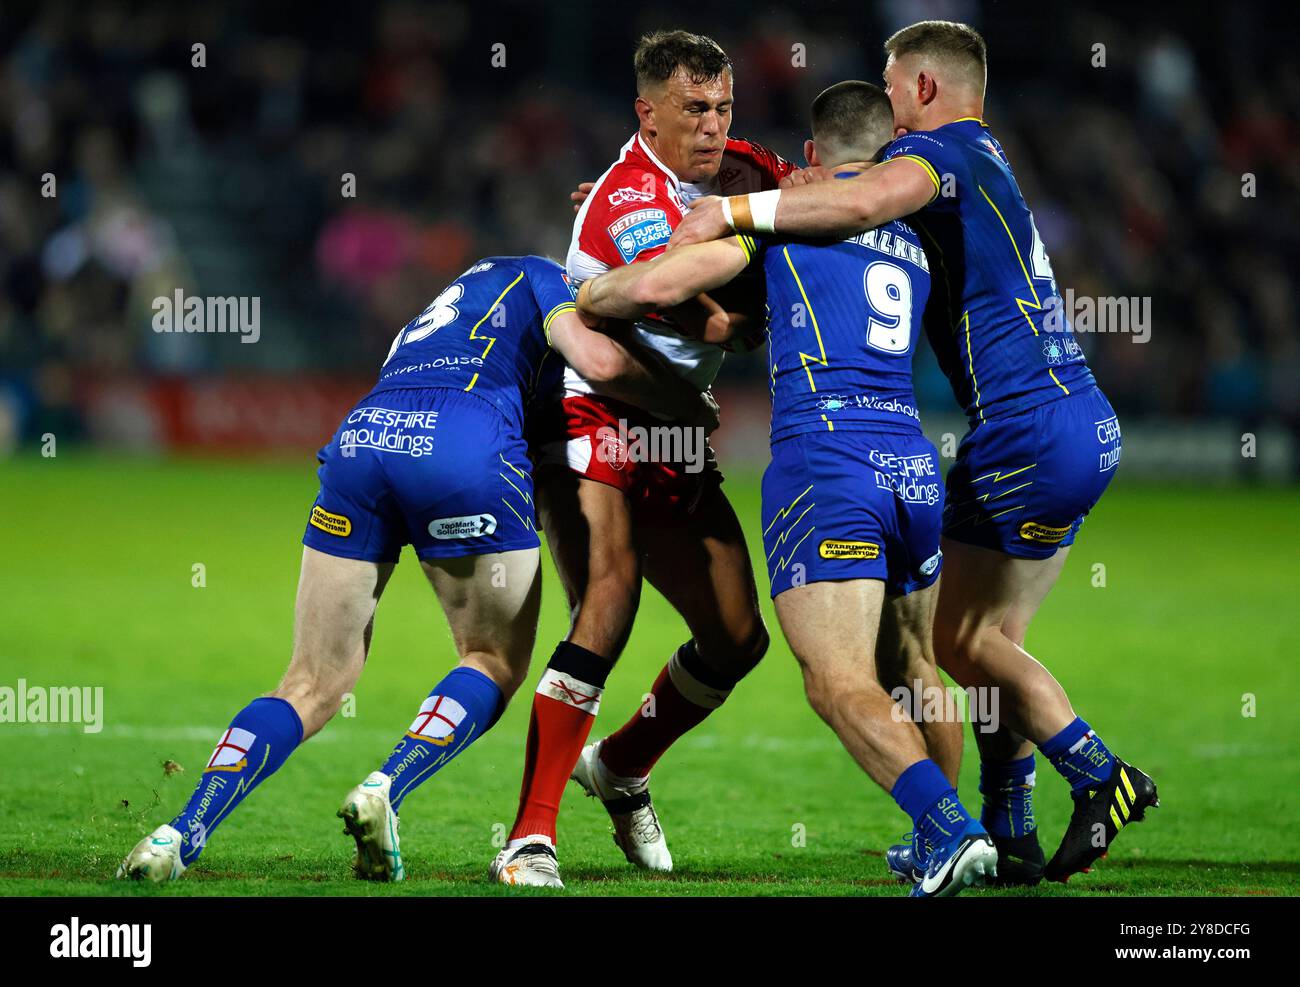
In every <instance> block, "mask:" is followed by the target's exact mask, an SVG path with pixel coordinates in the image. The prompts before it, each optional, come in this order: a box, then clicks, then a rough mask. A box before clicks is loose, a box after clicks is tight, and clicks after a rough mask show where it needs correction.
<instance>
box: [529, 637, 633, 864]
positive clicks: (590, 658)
mask: <svg viewBox="0 0 1300 987" xmlns="http://www.w3.org/2000/svg"><path fill="white" fill-rule="evenodd" d="M613 667H614V666H613V663H612V662H611V661H610V660H609V659H607V658H602V657H601V656H600V655H598V654H596V653H595V652H592V651H588V650H587V649H586V648H583V647H579V646H578V645H576V644H573V643H572V642H569V641H561V642H560V643H559V645H558V646H556V649H555V653H554V654H553V655H551V660H550V661H549V662H547V664H546V671H545V673H544V674H543V675H542V680H541V681H540V682H539V683H538V684H537V692H536V693H534V695H533V714H532V718H531V719H530V720H529V723H528V747H527V750H526V752H525V754H524V784H523V788H522V790H521V791H520V793H519V814H518V815H516V816H515V825H514V827H513V828H512V829H511V830H510V842H511V843H514V842H515V841H519V842H523V841H524V840H526V839H528V838H529V837H535V836H542V837H545V838H546V839H548V840H550V842H551V845H552V846H553V845H554V844H555V821H556V819H557V818H558V817H559V814H560V796H562V795H563V794H564V786H565V785H566V784H567V783H568V781H569V775H570V774H572V773H573V767H574V765H575V764H577V763H578V756H579V755H580V754H581V753H582V748H583V745H585V744H586V743H587V737H588V735H589V734H590V733H591V725H592V723H593V722H595V719H596V712H597V711H598V710H599V709H600V696H601V693H603V692H604V691H605V679H606V678H607V677H608V676H609V670H610V669H611V668H613Z"/></svg>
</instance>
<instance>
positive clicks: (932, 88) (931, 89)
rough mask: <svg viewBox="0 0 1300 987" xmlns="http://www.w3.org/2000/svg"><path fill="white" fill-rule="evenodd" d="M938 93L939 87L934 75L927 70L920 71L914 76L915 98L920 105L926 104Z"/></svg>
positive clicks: (932, 100)
mask: <svg viewBox="0 0 1300 987" xmlns="http://www.w3.org/2000/svg"><path fill="white" fill-rule="evenodd" d="M938 93H939V87H938V85H937V84H936V83H935V81H934V76H932V75H931V74H930V73H929V72H925V71H922V72H920V73H919V74H918V75H917V77H916V98H917V101H918V102H919V103H920V104H921V105H922V106H926V105H928V104H930V103H932V102H934V97H935V96H937V95H938Z"/></svg>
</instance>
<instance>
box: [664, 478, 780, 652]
mask: <svg viewBox="0 0 1300 987" xmlns="http://www.w3.org/2000/svg"><path fill="white" fill-rule="evenodd" d="M641 546H642V547H641V558H642V570H643V572H644V573H645V577H646V579H647V580H649V582H650V584H651V585H652V586H654V588H655V589H657V590H658V591H659V592H660V593H661V594H663V597H664V599H666V600H667V601H668V602H669V603H670V604H671V605H672V607H673V608H674V609H675V610H676V611H677V612H678V613H679V614H681V616H682V619H683V620H685V621H686V626H687V627H688V628H689V629H690V632H691V635H692V637H693V638H694V639H695V642H696V645H697V646H698V647H699V649H700V652H701V654H703V655H704V656H705V657H706V659H708V658H711V657H716V658H719V659H724V658H726V657H729V656H734V657H736V658H737V659H751V658H752V659H756V658H758V657H761V653H762V651H764V650H765V649H766V646H767V632H766V630H765V628H764V627H763V617H762V613H761V611H760V610H759V607H758V588H757V587H756V586H755V584H754V569H753V566H752V565H751V563H750V558H749V549H748V547H747V546H746V544H745V533H744V530H743V529H742V528H741V526H740V519H739V518H737V517H736V512H735V510H734V509H733V508H732V506H731V503H730V501H728V500H727V497H726V494H724V493H723V492H722V488H721V486H719V485H718V484H717V483H710V484H709V485H708V486H707V487H706V488H705V489H704V491H703V493H702V494H701V496H700V499H699V502H698V503H697V504H696V506H695V509H694V510H693V511H691V512H690V513H689V514H683V515H681V516H680V523H677V524H671V523H668V522H667V521H666V520H665V521H663V522H658V521H657V522H655V523H653V524H650V525H647V526H645V527H643V528H642V529H641Z"/></svg>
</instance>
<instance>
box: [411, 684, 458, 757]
mask: <svg viewBox="0 0 1300 987" xmlns="http://www.w3.org/2000/svg"><path fill="white" fill-rule="evenodd" d="M463 719H465V707H464V706H462V705H461V704H460V703H458V702H456V700H454V699H452V698H451V697H450V696H429V698H427V699H426V700H425V701H424V702H423V703H422V704H421V705H420V714H419V715H418V716H417V717H416V718H415V722H414V723H412V724H411V729H409V730H407V731H406V735H407V736H408V737H414V738H415V739H416V740H427V741H429V743H431V744H437V745H438V746H439V747H446V746H447V745H448V744H450V743H451V742H452V741H453V740H455V739H456V728H457V727H458V726H460V721H461V720H463Z"/></svg>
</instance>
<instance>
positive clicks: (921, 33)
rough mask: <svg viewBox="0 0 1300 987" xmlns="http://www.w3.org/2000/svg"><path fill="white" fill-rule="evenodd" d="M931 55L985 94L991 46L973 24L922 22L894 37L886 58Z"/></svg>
mask: <svg viewBox="0 0 1300 987" xmlns="http://www.w3.org/2000/svg"><path fill="white" fill-rule="evenodd" d="M915 54H921V55H927V56H930V57H932V58H935V59H938V60H940V61H943V62H946V63H947V64H949V65H951V66H952V67H953V68H954V69H956V70H958V71H960V72H962V74H963V75H965V76H966V77H967V78H968V79H969V80H970V81H972V82H977V83H978V84H979V87H980V89H981V90H983V87H984V79H985V77H986V75H987V72H988V54H989V53H988V46H987V45H985V44H984V39H983V38H982V37H981V36H980V33H979V32H978V31H976V30H975V29H974V28H973V27H971V26H970V25H969V24H958V23H956V22H955V21H918V22H917V23H915V24H912V25H911V26H909V27H905V28H903V29H902V30H901V31H897V32H895V33H894V34H892V35H890V37H889V40H887V41H886V42H885V55H886V56H889V55H893V56H894V58H895V59H899V58H902V57H903V56H904V55H915Z"/></svg>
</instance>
